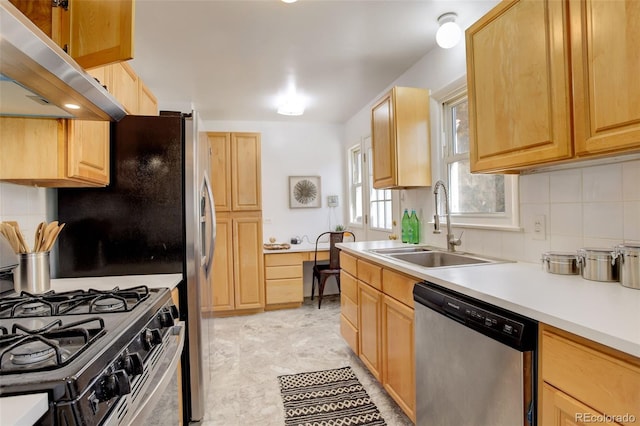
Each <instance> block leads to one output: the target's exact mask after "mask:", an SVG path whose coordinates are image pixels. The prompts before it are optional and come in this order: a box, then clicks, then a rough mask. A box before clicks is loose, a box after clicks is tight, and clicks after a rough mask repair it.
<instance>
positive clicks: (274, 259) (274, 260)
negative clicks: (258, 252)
mask: <svg viewBox="0 0 640 426" xmlns="http://www.w3.org/2000/svg"><path fill="white" fill-rule="evenodd" d="M303 260H306V253H278V254H265V255H264V265H265V266H282V265H301V264H302V261H303ZM312 260H313V259H312Z"/></svg>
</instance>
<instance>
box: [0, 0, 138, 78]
mask: <svg viewBox="0 0 640 426" xmlns="http://www.w3.org/2000/svg"><path fill="white" fill-rule="evenodd" d="M10 1H11V3H13V4H14V5H15V6H16V7H17V8H18V9H20V11H22V13H24V14H25V15H26V16H27V17H28V18H29V19H30V20H31V21H33V22H34V23H35V24H36V25H37V26H38V27H39V28H40V29H41V30H42V31H43V32H44V33H45V34H47V35H48V36H49V37H51V39H52V40H53V41H55V42H56V43H57V44H58V45H59V46H60V47H62V48H63V49H65V50H66V51H67V53H69V55H70V56H71V57H72V58H73V59H75V60H76V62H78V64H80V65H81V66H82V67H84V68H93V67H97V66H100V65H106V64H111V63H114V62H120V61H126V60H129V59H132V58H133V43H134V40H133V25H134V22H133V17H134V2H133V0H109V1H104V0H68V6H67V7H66V8H63V7H53V6H52V1H51V0H10Z"/></svg>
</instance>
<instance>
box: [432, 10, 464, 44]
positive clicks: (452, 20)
mask: <svg viewBox="0 0 640 426" xmlns="http://www.w3.org/2000/svg"><path fill="white" fill-rule="evenodd" d="M457 17H458V15H457V14H456V13H453V12H448V13H445V14H443V15H440V17H439V18H438V25H440V28H438V32H437V33H436V42H437V43H438V46H440V47H442V48H443V49H450V48H452V47H453V46H455V45H456V44H458V42H459V41H460V39H461V38H462V30H461V29H460V27H459V26H458V24H456V18H457Z"/></svg>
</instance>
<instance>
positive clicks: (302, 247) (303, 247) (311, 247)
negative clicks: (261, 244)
mask: <svg viewBox="0 0 640 426" xmlns="http://www.w3.org/2000/svg"><path fill="white" fill-rule="evenodd" d="M318 250H322V251H326V250H329V243H318ZM262 251H263V252H264V254H274V253H275V254H277V253H294V252H301V251H316V244H315V242H314V243H313V244H309V243H305V242H302V243H300V244H291V248H288V249H283V250H267V249H263V250H262Z"/></svg>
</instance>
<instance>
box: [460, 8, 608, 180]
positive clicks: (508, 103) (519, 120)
mask: <svg viewBox="0 0 640 426" xmlns="http://www.w3.org/2000/svg"><path fill="white" fill-rule="evenodd" d="M608 3H609V2H607V4H608ZM566 8H567V3H566V2H560V1H553V0H544V1H542V0H541V1H526V0H509V1H504V2H501V3H499V4H498V5H497V6H496V7H495V8H494V9H492V10H491V11H490V12H489V13H488V14H486V15H485V16H484V17H482V18H481V19H480V20H479V21H478V22H476V23H475V24H473V25H472V26H471V27H470V28H469V29H468V30H467V31H466V45H467V83H468V96H469V132H470V135H469V136H470V150H469V151H470V161H471V171H472V172H480V171H500V170H509V169H516V168H518V167H524V166H527V165H532V164H540V163H545V162H549V161H553V160H560V159H565V158H570V157H571V156H572V155H573V148H572V147H573V145H572V141H571V133H570V129H571V126H570V119H571V114H570V99H571V93H570V85H569V73H568V70H569V54H568V53H569V52H568V41H567V40H568V35H567V33H566V29H565V26H564V18H565V17H566V14H567V10H566Z"/></svg>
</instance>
